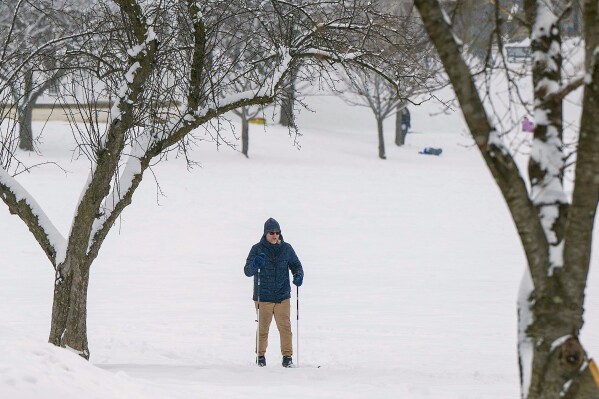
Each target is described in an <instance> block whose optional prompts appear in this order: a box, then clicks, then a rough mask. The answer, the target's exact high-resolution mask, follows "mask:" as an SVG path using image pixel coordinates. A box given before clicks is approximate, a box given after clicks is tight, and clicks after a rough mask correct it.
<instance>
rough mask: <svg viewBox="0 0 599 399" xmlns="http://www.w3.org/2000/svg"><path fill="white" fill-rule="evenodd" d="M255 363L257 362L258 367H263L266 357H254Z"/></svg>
mask: <svg viewBox="0 0 599 399" xmlns="http://www.w3.org/2000/svg"><path fill="white" fill-rule="evenodd" d="M256 360H257V361H256V363H258V367H264V366H266V357H264V356H258V359H256Z"/></svg>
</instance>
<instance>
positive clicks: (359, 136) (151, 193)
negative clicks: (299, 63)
mask: <svg viewBox="0 0 599 399" xmlns="http://www.w3.org/2000/svg"><path fill="white" fill-rule="evenodd" d="M308 102H309V103H311V104H313V106H314V108H315V109H317V112H316V113H310V112H307V111H302V113H301V115H300V118H299V121H300V126H301V128H302V129H301V132H302V133H303V136H302V137H301V138H300V145H301V150H298V149H297V148H296V147H294V146H293V140H292V139H291V138H290V137H289V136H288V134H287V131H286V130H285V129H284V128H281V127H278V126H268V127H266V128H265V129H264V128H263V127H261V126H252V127H251V131H250V159H246V158H244V157H243V156H242V155H241V154H240V153H238V152H236V151H234V150H233V149H231V148H229V147H226V146H221V147H220V149H219V150H218V151H217V149H216V147H215V145H214V144H213V143H209V142H202V143H200V144H199V146H198V147H197V148H196V149H195V150H194V151H193V156H194V159H195V160H197V161H199V162H200V163H201V167H198V168H195V169H193V170H191V171H188V170H187V169H186V166H185V163H184V161H183V160H182V159H174V158H173V159H171V160H169V161H168V162H166V163H162V164H159V165H158V166H156V167H155V168H154V169H153V171H154V173H155V177H156V179H157V181H158V183H159V185H160V190H162V193H163V195H161V194H159V193H158V188H157V185H156V182H155V181H154V178H153V176H152V175H151V174H146V177H145V180H144V183H143V184H142V186H141V187H140V189H139V190H138V192H137V193H136V195H135V197H134V201H133V204H132V206H130V207H129V208H128V209H126V210H125V212H124V214H123V218H122V219H121V221H120V222H119V224H118V225H117V226H115V228H114V229H113V231H112V232H111V234H110V235H109V236H108V238H107V240H106V243H105V245H104V246H103V248H102V250H101V252H100V256H99V258H98V259H97V260H96V261H95V263H94V264H93V266H92V272H91V273H92V274H91V280H90V287H89V315H88V330H89V341H90V351H91V360H90V362H89V363H88V362H85V361H83V360H81V359H79V358H78V357H77V356H74V355H73V354H71V353H70V352H68V351H66V350H63V349H58V348H55V347H53V346H51V345H49V344H47V343H46V341H47V337H48V333H49V325H50V313H51V305H52V285H53V269H52V268H51V266H50V263H49V262H48V260H47V259H46V258H45V256H44V255H43V253H42V251H41V249H40V248H39V246H38V245H37V243H36V242H35V241H34V239H33V237H32V236H31V234H30V233H29V232H28V231H27V229H26V227H25V225H24V224H23V223H22V222H21V221H20V220H19V219H18V218H17V217H14V216H11V215H10V214H9V213H8V211H7V209H6V207H5V206H4V205H2V206H0V208H2V209H1V212H0V226H1V228H0V265H1V268H0V279H1V281H2V290H0V342H1V343H2V350H1V353H2V355H1V356H0V392H1V395H0V396H1V397H2V398H7V399H25V398H27V399H59V398H60V399H70V398H102V399H113V398H114V399H116V398H123V399H124V398H127V399H131V398H135V399H137V398H141V399H146V398H147V399H156V398H173V399H179V398H181V399H183V398H185V399H191V398H194V399H195V398H226V399H242V398H256V397H259V398H261V399H271V398H272V399H275V398H276V399H280V398H283V397H284V398H311V399H312V398H339V399H350V398H352V399H353V398H402V399H425V398H426V399H428V398H431V399H432V398H434V399H454V398H456V399H500V398H501V399H505V398H517V397H519V386H518V369H517V353H516V298H517V292H518V286H519V282H520V277H521V275H522V272H523V270H524V266H525V263H524V256H523V251H522V249H521V246H520V243H519V240H518V236H517V234H516V231H515V229H514V227H513V224H512V221H511V218H510V216H509V214H508V212H507V209H506V206H505V204H504V202H503V200H502V198H501V195H500V192H499V190H498V189H497V187H496V186H495V184H494V182H493V180H492V178H491V175H490V173H489V172H488V171H487V169H486V167H485V166H484V164H483V161H482V158H481V156H480V155H479V153H478V152H477V150H476V149H475V148H473V147H472V146H471V142H470V141H469V140H468V138H467V136H466V135H465V128H464V124H463V121H462V118H461V116H460V115H459V114H449V115H442V114H438V113H437V111H436V109H435V107H436V106H434V105H432V104H425V105H422V106H420V107H417V108H412V126H413V129H414V131H416V132H419V133H414V134H411V135H409V136H408V138H407V145H406V146H404V147H401V148H400V147H396V146H395V145H394V144H393V137H392V133H393V132H392V124H393V122H394V121H392V120H390V121H389V123H388V127H389V128H388V130H387V136H386V144H387V158H388V159H387V160H386V161H382V160H379V159H378V158H377V143H376V132H375V126H376V125H375V123H374V120H373V119H372V117H371V116H370V115H369V113H368V112H367V111H365V110H361V109H357V108H349V107H347V106H345V105H344V104H343V103H341V102H339V101H338V100H335V99H330V98H321V97H311V98H308ZM36 127H37V128H40V127H41V124H36ZM46 128H47V132H46V134H45V136H44V138H43V142H42V143H41V144H40V151H41V152H42V154H43V157H39V156H37V155H31V156H30V159H29V161H31V162H34V161H37V160H39V161H46V160H51V161H57V162H60V164H61V165H62V166H63V168H64V169H65V170H66V171H67V173H65V172H63V171H61V170H59V169H58V168H56V167H52V166H46V167H44V168H41V169H37V170H35V171H34V172H33V173H31V174H30V175H27V176H24V177H23V179H22V180H21V181H22V182H23V184H24V185H25V186H26V188H27V189H28V190H30V191H31V192H32V193H33V194H34V195H35V196H36V197H37V199H38V202H39V203H40V204H41V205H42V206H43V207H44V208H45V209H46V212H47V214H48V215H49V216H50V217H51V218H52V219H53V220H54V222H55V224H56V225H57V226H58V227H59V228H60V229H61V230H62V232H63V234H64V235H66V233H67V232H68V229H69V225H70V219H71V218H72V216H73V210H74V206H75V204H76V201H77V200H78V198H79V191H80V190H81V187H82V185H83V183H84V181H85V179H86V177H87V170H88V164H87V163H86V161H85V160H84V159H78V160H77V159H74V157H73V153H72V151H71V149H72V137H71V135H70V132H69V130H68V128H67V126H66V125H65V124H63V123H60V122H52V123H50V124H49V125H48V126H47V127H46ZM426 146H432V147H441V148H443V154H442V155H441V156H440V157H435V156H427V155H420V154H419V153H418V152H419V151H420V150H421V149H422V148H424V147H426ZM269 217H274V218H276V219H277V220H278V221H279V222H280V224H281V227H282V231H283V235H284V237H285V239H286V241H288V242H290V243H291V244H292V245H293V246H294V248H295V250H296V252H297V253H298V255H299V257H300V259H301V261H302V263H303V265H304V270H305V279H304V285H303V286H302V287H301V288H300V291H299V295H300V297H299V299H300V301H299V307H300V320H299V323H300V324H299V353H298V351H297V348H295V349H296V353H295V356H294V359H295V362H296V363H298V364H299V367H298V368H295V369H283V368H282V367H281V366H280V360H281V359H280V358H281V357H280V352H279V345H278V332H277V330H276V327H275V326H274V323H273V325H272V326H271V339H270V346H269V349H268V352H267V354H266V357H267V362H268V366H267V367H266V368H258V367H256V366H255V364H254V354H253V345H254V333H255V328H256V326H255V322H254V316H255V315H254V310H253V304H252V302H251V289H252V282H251V279H249V278H247V277H245V275H244V274H243V265H244V262H245V258H246V256H247V253H248V252H249V249H250V247H251V245H252V244H254V243H256V242H257V241H258V240H259V239H260V236H261V234H262V226H263V223H264V221H265V220H266V219H267V218H269ZM595 253H597V252H596V251H595ZM594 262H596V257H595V258H594ZM598 289H599V274H598V272H597V271H595V270H592V272H591V276H590V286H589V289H588V291H587V293H588V297H587V304H586V309H587V313H586V320H587V324H586V326H585V330H584V334H583V336H582V339H583V343H584V344H585V345H586V346H587V347H588V349H589V351H590V354H591V355H595V356H599V316H598V315H599V290H598ZM295 308H296V297H295V289H294V296H293V297H292V313H293V314H292V319H293V332H294V346H295V344H296V338H297V334H296V333H297V331H298V326H297V325H296V322H295Z"/></svg>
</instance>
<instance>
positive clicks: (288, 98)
mask: <svg viewBox="0 0 599 399" xmlns="http://www.w3.org/2000/svg"><path fill="white" fill-rule="evenodd" d="M295 75H296V73H295V71H292V72H291V73H290V74H289V76H288V78H287V85H285V88H284V89H283V96H282V98H281V118H280V120H279V123H280V124H281V125H283V126H286V127H294V126H295V116H294V112H293V111H294V110H293V106H294V104H295Z"/></svg>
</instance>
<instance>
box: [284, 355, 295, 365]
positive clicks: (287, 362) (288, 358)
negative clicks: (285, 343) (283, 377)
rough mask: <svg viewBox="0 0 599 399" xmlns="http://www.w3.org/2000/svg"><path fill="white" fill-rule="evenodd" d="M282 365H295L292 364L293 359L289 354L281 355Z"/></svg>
mask: <svg viewBox="0 0 599 399" xmlns="http://www.w3.org/2000/svg"><path fill="white" fill-rule="evenodd" d="M283 367H287V368H289V367H295V366H294V365H293V360H291V356H283Z"/></svg>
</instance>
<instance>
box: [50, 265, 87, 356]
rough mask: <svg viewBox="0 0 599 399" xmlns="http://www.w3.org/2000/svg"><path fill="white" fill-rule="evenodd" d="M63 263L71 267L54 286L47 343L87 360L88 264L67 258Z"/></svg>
mask: <svg viewBox="0 0 599 399" xmlns="http://www.w3.org/2000/svg"><path fill="white" fill-rule="evenodd" d="M65 263H66V264H70V267H69V271H68V272H66V273H63V274H64V275H63V277H62V280H61V281H60V282H57V283H56V284H55V285H54V301H53V304H52V321H51V326H50V338H49V342H50V343H52V344H54V345H56V346H60V347H63V348H70V349H71V350H74V351H75V352H77V353H78V354H79V355H80V356H81V357H83V358H85V359H89V347H88V344H87V288H88V284H89V266H90V265H89V264H87V263H86V262H84V261H80V260H77V259H67V262H65Z"/></svg>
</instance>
